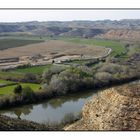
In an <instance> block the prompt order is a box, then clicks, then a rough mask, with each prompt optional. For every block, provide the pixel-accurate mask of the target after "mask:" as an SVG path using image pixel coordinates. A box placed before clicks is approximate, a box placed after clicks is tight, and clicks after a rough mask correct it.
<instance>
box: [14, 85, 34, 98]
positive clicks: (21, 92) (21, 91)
mask: <svg viewBox="0 0 140 140" xmlns="http://www.w3.org/2000/svg"><path fill="white" fill-rule="evenodd" d="M14 93H15V94H16V95H18V96H22V97H23V98H24V99H28V100H30V99H33V98H34V94H35V93H34V91H33V90H32V89H31V88H30V87H29V86H27V87H24V88H23V87H22V86H21V85H20V84H18V85H17V86H16V87H15V88H14Z"/></svg>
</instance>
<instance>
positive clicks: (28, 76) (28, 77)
mask: <svg viewBox="0 0 140 140" xmlns="http://www.w3.org/2000/svg"><path fill="white" fill-rule="evenodd" d="M24 81H25V82H29V83H36V82H37V77H36V75H35V74H33V73H26V74H25V75H24Z"/></svg>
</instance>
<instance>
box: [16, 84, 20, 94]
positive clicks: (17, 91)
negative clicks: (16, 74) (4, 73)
mask: <svg viewBox="0 0 140 140" xmlns="http://www.w3.org/2000/svg"><path fill="white" fill-rule="evenodd" d="M21 92H22V86H21V85H20V84H18V85H17V86H16V87H15V88H14V93H15V94H21Z"/></svg>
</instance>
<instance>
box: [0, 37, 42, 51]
mask: <svg viewBox="0 0 140 140" xmlns="http://www.w3.org/2000/svg"><path fill="white" fill-rule="evenodd" d="M40 42H42V40H39V39H38V40H34V39H22V38H21V39H18V38H0V50H5V49H8V48H15V47H20V46H25V45H28V44H34V43H40Z"/></svg>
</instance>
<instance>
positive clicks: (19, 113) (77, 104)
mask: <svg viewBox="0 0 140 140" xmlns="http://www.w3.org/2000/svg"><path fill="white" fill-rule="evenodd" d="M96 93H97V91H88V92H83V93H74V94H70V95H67V96H61V97H58V98H55V99H50V100H46V101H44V102H42V103H39V104H30V105H24V106H20V107H16V108H11V109H6V110H1V111H0V114H3V115H6V116H10V117H13V118H20V119H25V120H31V121H35V122H39V123H48V122H49V123H54V122H57V123H60V122H62V121H63V120H64V119H66V118H67V117H68V116H70V115H73V116H75V117H76V116H78V115H79V113H80V112H81V109H82V107H83V106H84V104H85V102H86V101H87V100H88V99H90V98H91V97H92V96H93V95H94V94H96Z"/></svg>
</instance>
